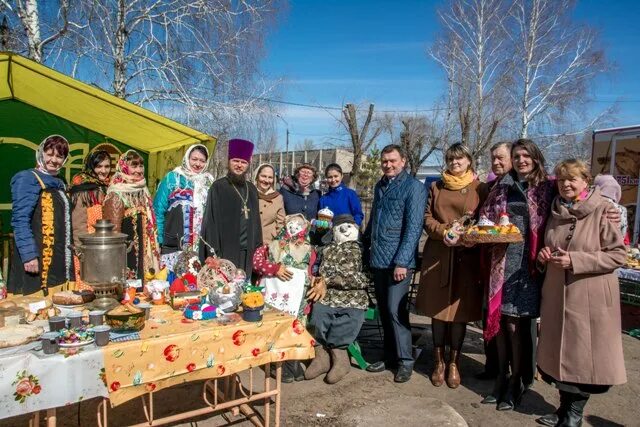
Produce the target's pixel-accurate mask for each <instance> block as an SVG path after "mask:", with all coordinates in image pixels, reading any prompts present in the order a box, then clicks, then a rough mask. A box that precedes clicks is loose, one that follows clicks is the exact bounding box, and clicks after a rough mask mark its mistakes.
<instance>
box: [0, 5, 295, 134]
mask: <svg viewBox="0 0 640 427" xmlns="http://www.w3.org/2000/svg"><path fill="white" fill-rule="evenodd" d="M69 5H70V0H57V1H56V2H54V1H51V2H50V3H49V2H48V3H47V4H46V7H45V3H44V0H0V11H4V12H5V13H6V14H8V16H9V26H10V27H11V28H10V29H11V37H12V41H14V40H15V41H16V42H17V45H18V49H17V50H18V52H28V55H29V56H30V57H32V58H34V59H35V60H37V61H39V62H43V63H46V64H47V65H49V66H52V67H53V68H56V69H58V70H60V71H62V72H64V73H66V74H70V75H72V76H73V77H78V78H80V79H82V80H84V81H88V82H89V83H91V84H93V85H95V86H97V87H100V88H102V89H104V90H106V91H107V92H111V93H113V94H114V95H116V96H118V97H121V98H123V99H127V100H128V101H131V102H133V103H136V104H138V105H142V106H144V107H146V108H150V109H152V110H154V111H156V112H159V113H161V114H163V115H165V116H169V117H171V118H173V119H175V120H178V121H180V122H182V123H185V124H187V125H191V126H194V125H196V124H205V125H206V127H204V128H202V127H200V129H202V130H204V131H206V132H210V133H219V132H223V131H227V130H228V131H230V132H232V134H235V135H237V134H244V135H246V134H247V130H248V124H249V123H252V124H253V123H254V122H256V121H258V122H260V121H264V120H265V117H269V116H271V114H272V112H273V108H272V107H271V106H269V105H268V104H267V103H266V102H265V101H264V100H263V99H264V98H265V97H267V96H269V95H272V92H273V89H274V88H275V87H276V86H278V84H279V82H278V81H272V80H267V79H264V78H262V76H261V75H260V71H259V62H260V60H261V59H262V56H263V54H264V36H265V34H266V32H268V31H269V29H270V28H271V27H272V26H273V25H274V23H275V22H277V18H278V16H279V14H280V11H281V10H282V9H283V8H285V7H286V0H240V1H234V2H229V1H227V0H207V1H205V0H196V1H193V0H103V1H88V0H86V1H78V2H74V3H73V4H72V7H71V8H70V6H69ZM71 14H73V16H71ZM14 44H16V43H14ZM20 46H22V47H20ZM45 47H48V48H47V49H46V50H45ZM270 120H271V119H270ZM271 127H273V126H271ZM249 130H250V132H253V129H249Z"/></svg>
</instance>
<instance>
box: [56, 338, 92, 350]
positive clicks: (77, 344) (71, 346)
mask: <svg viewBox="0 0 640 427" xmlns="http://www.w3.org/2000/svg"><path fill="white" fill-rule="evenodd" d="M94 341H95V339H93V338H91V339H90V340H89V341H80V342H74V343H73V344H65V343H58V344H59V345H60V348H75V347H82V346H85V345H89V344H91V343H93V342H94Z"/></svg>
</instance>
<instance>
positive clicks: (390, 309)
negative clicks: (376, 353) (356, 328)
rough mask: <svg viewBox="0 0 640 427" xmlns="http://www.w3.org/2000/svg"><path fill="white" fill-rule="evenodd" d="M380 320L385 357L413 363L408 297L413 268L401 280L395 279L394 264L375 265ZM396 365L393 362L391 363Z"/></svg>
mask: <svg viewBox="0 0 640 427" xmlns="http://www.w3.org/2000/svg"><path fill="white" fill-rule="evenodd" d="M372 273H373V284H374V287H375V293H376V303H377V305H378V312H379V314H380V321H381V323H382V329H383V331H384V359H383V360H384V361H385V363H386V364H390V365H398V366H400V365H403V366H407V367H410V368H411V367H413V363H414V360H413V354H412V343H411V324H410V323H409V308H408V304H407V302H408V301H407V298H408V295H409V285H410V283H411V279H412V278H413V270H412V269H407V277H405V279H404V280H402V281H401V282H396V281H395V280H394V279H393V268H389V269H377V268H376V269H372ZM391 367H393V366H391Z"/></svg>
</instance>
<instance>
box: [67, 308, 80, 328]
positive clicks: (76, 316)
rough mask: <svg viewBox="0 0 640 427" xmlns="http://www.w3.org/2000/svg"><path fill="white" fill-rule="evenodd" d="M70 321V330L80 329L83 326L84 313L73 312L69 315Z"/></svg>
mask: <svg viewBox="0 0 640 427" xmlns="http://www.w3.org/2000/svg"><path fill="white" fill-rule="evenodd" d="M67 319H69V328H79V327H81V326H82V313H81V312H79V311H72V312H71V313H69V314H67Z"/></svg>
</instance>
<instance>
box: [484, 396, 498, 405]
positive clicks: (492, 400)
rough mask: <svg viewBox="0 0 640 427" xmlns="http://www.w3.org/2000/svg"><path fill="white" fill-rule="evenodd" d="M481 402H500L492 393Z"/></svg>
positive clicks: (486, 403) (487, 403)
mask: <svg viewBox="0 0 640 427" xmlns="http://www.w3.org/2000/svg"><path fill="white" fill-rule="evenodd" d="M480 403H482V404H483V405H495V404H496V403H498V399H497V398H496V397H495V396H494V395H492V394H490V395H488V396H486V397H485V398H484V399H482V401H480Z"/></svg>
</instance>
